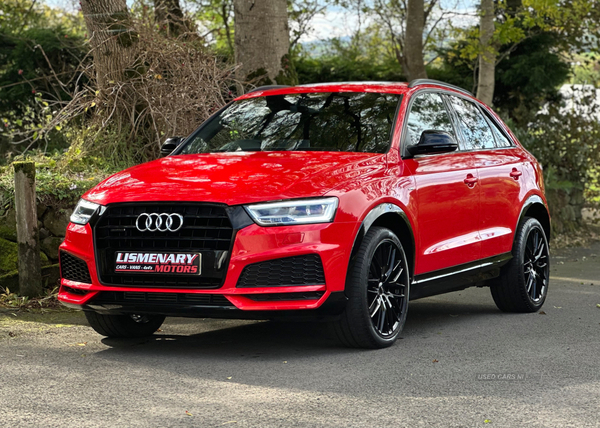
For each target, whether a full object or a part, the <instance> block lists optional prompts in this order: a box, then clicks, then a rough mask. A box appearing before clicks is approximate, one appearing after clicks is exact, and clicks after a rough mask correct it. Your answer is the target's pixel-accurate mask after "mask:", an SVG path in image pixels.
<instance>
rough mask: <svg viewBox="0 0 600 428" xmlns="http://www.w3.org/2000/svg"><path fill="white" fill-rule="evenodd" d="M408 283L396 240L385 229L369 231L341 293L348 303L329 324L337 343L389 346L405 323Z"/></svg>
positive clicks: (352, 262)
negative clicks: (338, 316) (340, 313)
mask: <svg viewBox="0 0 600 428" xmlns="http://www.w3.org/2000/svg"><path fill="white" fill-rule="evenodd" d="M390 260H391V263H390ZM409 281H410V275H409V269H408V263H407V262H406V254H405V252H404V249H403V248H402V244H401V243H400V240H399V239H398V237H397V236H396V235H394V233H393V232H392V231H390V230H389V229H385V228H382V227H373V228H371V229H370V230H369V231H368V232H367V234H366V235H365V237H364V239H363V241H362V243H361V245H360V248H359V250H358V253H357V255H356V257H355V258H354V260H353V261H351V262H350V266H349V269H348V277H347V279H346V291H345V292H346V296H347V298H348V303H347V305H346V308H345V310H344V312H343V313H342V315H341V317H340V319H339V320H337V321H335V322H334V323H333V330H334V331H335V333H336V335H337V337H338V338H339V340H340V341H341V342H342V343H343V344H344V345H346V346H350V347H355V348H385V347H388V346H391V345H393V344H394V342H395V341H396V339H397V338H398V336H399V334H400V332H401V331H402V329H403V327H404V323H405V321H406V314H407V310H408V296H409V294H408V293H409V287H410V283H409Z"/></svg>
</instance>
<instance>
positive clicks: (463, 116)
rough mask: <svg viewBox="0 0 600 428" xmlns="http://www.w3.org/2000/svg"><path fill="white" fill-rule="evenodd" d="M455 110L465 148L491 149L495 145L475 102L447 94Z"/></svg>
mask: <svg viewBox="0 0 600 428" xmlns="http://www.w3.org/2000/svg"><path fill="white" fill-rule="evenodd" d="M448 99H449V100H450V103H451V104H452V106H453V107H454V110H455V111H456V118H457V120H458V125H459V127H460V130H461V132H462V135H463V140H464V143H465V149H466V150H477V149H493V148H495V147H496V142H495V140H494V134H493V133H492V130H491V128H490V125H488V122H487V120H485V118H484V117H483V115H482V114H481V112H480V111H479V109H478V108H477V106H476V105H475V104H473V103H472V102H470V101H467V100H463V99H462V98H458V97H455V96H452V95H448Z"/></svg>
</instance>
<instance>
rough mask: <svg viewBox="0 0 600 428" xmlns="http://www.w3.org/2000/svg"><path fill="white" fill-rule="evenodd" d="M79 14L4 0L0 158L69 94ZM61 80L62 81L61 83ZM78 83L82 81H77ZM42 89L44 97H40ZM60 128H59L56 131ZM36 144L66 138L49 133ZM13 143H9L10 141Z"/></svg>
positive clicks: (79, 37) (48, 145)
mask: <svg viewBox="0 0 600 428" xmlns="http://www.w3.org/2000/svg"><path fill="white" fill-rule="evenodd" d="M83 34H84V30H83V19H82V17H81V16H80V15H73V14H68V13H64V12H63V11H61V10H60V9H57V8H50V7H48V6H46V5H44V4H43V3H42V4H40V3H39V2H30V1H19V0H5V1H4V2H3V6H2V14H0V121H1V123H0V163H2V160H3V158H5V156H6V154H7V153H11V154H12V152H16V153H20V152H22V151H23V149H25V148H26V147H27V146H26V145H24V146H23V147H20V146H18V145H15V144H14V143H16V142H18V141H19V140H21V139H22V138H21V136H22V135H23V133H33V132H35V131H36V130H37V129H38V127H40V126H43V124H44V123H46V122H48V121H49V120H50V118H51V116H52V112H53V111H54V110H56V104H60V103H63V102H65V101H68V100H69V99H70V94H71V93H72V92H73V90H74V88H75V82H76V81H75V79H72V77H73V76H74V75H75V73H76V70H77V68H78V66H79V63H80V61H81V59H82V58H83V57H84V56H85V54H86V53H87V50H86V48H85V47H84V38H83ZM61 81H62V82H64V84H63V83H61ZM78 83H79V84H82V83H84V84H85V83H86V81H85V80H79V82H78ZM42 93H43V94H44V95H43V100H42ZM57 131H58V130H57ZM45 137H46V138H45V139H44V140H40V141H39V142H38V144H36V145H34V147H36V146H37V147H41V148H44V149H50V150H52V149H58V148H64V147H65V141H64V139H63V138H62V137H61V135H60V134H59V133H58V132H51V133H49V134H48V135H46V136H45ZM11 143H13V144H11Z"/></svg>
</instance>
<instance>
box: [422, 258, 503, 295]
mask: <svg viewBox="0 0 600 428" xmlns="http://www.w3.org/2000/svg"><path fill="white" fill-rule="evenodd" d="M510 259H512V253H504V254H500V255H498V256H494V257H490V258H487V259H482V260H477V261H475V262H471V263H465V264H463V265H459V266H453V267H451V268H447V269H440V270H436V271H434V272H428V273H424V274H421V275H416V276H415V277H414V279H413V281H412V284H411V288H410V300H416V299H421V298H423V297H429V296H435V295H437V294H444V293H449V292H451V291H458V290H464V289H465V288H468V287H473V286H482V285H485V282H486V281H488V280H490V279H494V278H497V277H498V276H499V275H500V268H501V267H502V266H504V265H505V264H506V263H508V262H509V261H510Z"/></svg>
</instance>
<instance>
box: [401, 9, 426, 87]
mask: <svg viewBox="0 0 600 428" xmlns="http://www.w3.org/2000/svg"><path fill="white" fill-rule="evenodd" d="M424 27H425V5H424V1H423V0H408V5H407V8H406V37H405V42H404V54H403V55H402V57H403V60H404V61H403V63H404V64H403V65H404V67H405V70H404V73H405V74H406V77H407V78H408V81H409V82H410V81H411V80H414V79H426V78H427V72H426V71H425V63H424V62H423V28H424Z"/></svg>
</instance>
